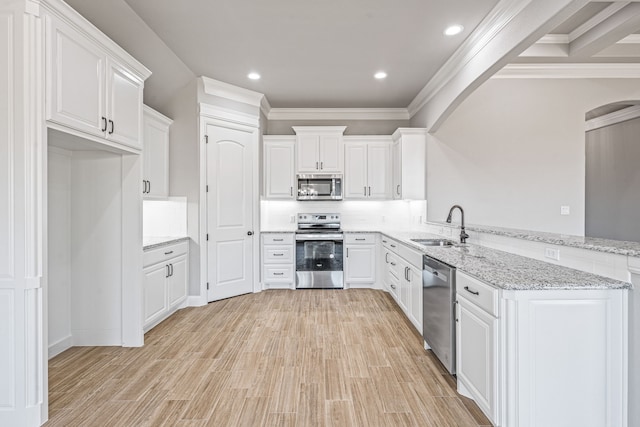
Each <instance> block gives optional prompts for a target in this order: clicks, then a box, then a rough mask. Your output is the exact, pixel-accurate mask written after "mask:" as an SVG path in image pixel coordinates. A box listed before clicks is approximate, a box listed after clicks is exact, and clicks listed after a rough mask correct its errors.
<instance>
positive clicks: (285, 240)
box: [262, 233, 293, 245]
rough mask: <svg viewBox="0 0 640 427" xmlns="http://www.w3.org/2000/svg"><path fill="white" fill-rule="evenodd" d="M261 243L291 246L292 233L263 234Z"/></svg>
mask: <svg viewBox="0 0 640 427" xmlns="http://www.w3.org/2000/svg"><path fill="white" fill-rule="evenodd" d="M262 242H263V243H264V244H265V245H292V244H293V233H281V234H272V233H269V234H263V235H262Z"/></svg>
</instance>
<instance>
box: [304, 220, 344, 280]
mask: <svg viewBox="0 0 640 427" xmlns="http://www.w3.org/2000/svg"><path fill="white" fill-rule="evenodd" d="M342 241H343V235H342V230H341V229H340V214H335V213H334V214H309V213H300V214H298V230H297V231H296V288H343V287H344V281H343V269H342V265H343V261H342Z"/></svg>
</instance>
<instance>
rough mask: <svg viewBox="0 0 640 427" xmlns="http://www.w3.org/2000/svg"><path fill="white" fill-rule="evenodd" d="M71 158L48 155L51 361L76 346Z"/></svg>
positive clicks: (61, 153)
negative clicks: (72, 279) (74, 334)
mask: <svg viewBox="0 0 640 427" xmlns="http://www.w3.org/2000/svg"><path fill="white" fill-rule="evenodd" d="M71 155H72V153H71V152H70V151H66V150H62V149H59V148H53V147H50V148H49V153H48V158H49V161H48V177H47V184H48V200H49V204H48V212H47V215H48V216H47V217H48V221H49V224H50V226H49V229H48V251H47V252H48V254H49V258H48V268H47V270H48V276H47V285H48V286H47V300H48V303H47V304H48V313H47V316H48V329H49V330H48V343H49V357H53V356H55V355H56V354H58V353H60V352H61V351H64V350H66V349H67V348H69V347H70V346H71V345H72V338H71Z"/></svg>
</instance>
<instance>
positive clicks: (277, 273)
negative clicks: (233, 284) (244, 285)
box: [262, 233, 296, 289]
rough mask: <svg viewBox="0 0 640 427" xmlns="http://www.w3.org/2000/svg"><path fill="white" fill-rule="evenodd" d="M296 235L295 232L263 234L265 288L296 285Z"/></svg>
mask: <svg viewBox="0 0 640 427" xmlns="http://www.w3.org/2000/svg"><path fill="white" fill-rule="evenodd" d="M294 237H295V236H294V234H293V233H263V234H262V285H263V287H264V288H265V289H293V288H294V287H295V264H294V263H295V259H296V248H295V240H294Z"/></svg>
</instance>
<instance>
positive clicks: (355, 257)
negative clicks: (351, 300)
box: [344, 233, 376, 288]
mask: <svg viewBox="0 0 640 427" xmlns="http://www.w3.org/2000/svg"><path fill="white" fill-rule="evenodd" d="M344 247H345V249H344V252H345V254H344V275H345V283H346V285H347V287H348V288H356V287H367V288H371V287H374V285H375V281H376V235H375V234H373V233H366V234H365V233H354V234H345V236H344Z"/></svg>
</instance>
